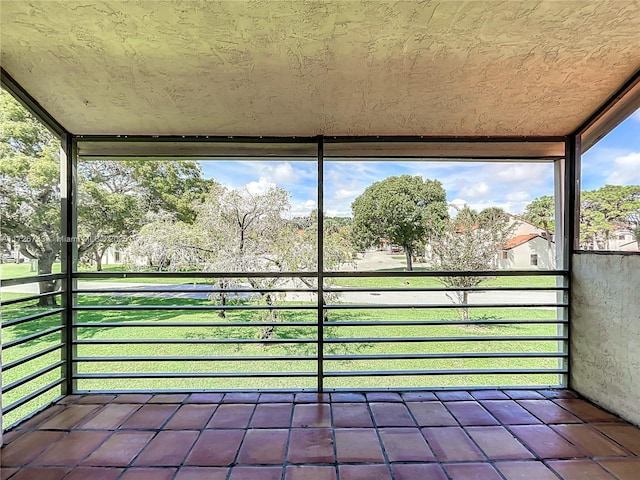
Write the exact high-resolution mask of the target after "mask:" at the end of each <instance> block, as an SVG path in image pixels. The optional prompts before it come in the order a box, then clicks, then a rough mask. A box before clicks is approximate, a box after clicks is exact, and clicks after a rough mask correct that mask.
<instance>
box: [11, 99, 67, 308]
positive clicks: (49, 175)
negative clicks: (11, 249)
mask: <svg viewBox="0 0 640 480" xmlns="http://www.w3.org/2000/svg"><path fill="white" fill-rule="evenodd" d="M59 151H60V142H59V141H58V140H57V139H56V138H55V136H54V135H53V134H52V133H51V132H49V131H48V130H47V129H46V128H44V126H43V125H42V124H40V123H39V122H38V121H37V120H36V119H35V118H34V117H33V116H32V115H30V114H29V112H27V111H26V110H25V109H24V108H23V107H22V106H20V105H19V104H18V102H17V101H15V100H14V99H13V97H11V96H10V95H9V94H8V93H7V92H4V91H0V158H1V159H2V160H1V161H0V231H1V232H2V236H3V237H4V239H8V240H9V241H11V242H12V243H14V244H17V245H18V248H19V250H20V252H21V253H22V254H23V255H24V256H25V257H27V258H30V259H35V260H38V274H49V273H51V271H52V266H53V263H54V261H55V259H56V257H57V256H58V254H59V252H60V246H61V240H62V239H61V236H60V160H59ZM55 289H56V285H55V282H41V283H40V293H49V292H52V291H54V290H55ZM39 304H40V306H50V305H54V304H55V299H54V297H43V298H41V299H40V300H39Z"/></svg>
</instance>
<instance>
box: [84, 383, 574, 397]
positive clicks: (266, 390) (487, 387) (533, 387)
mask: <svg viewBox="0 0 640 480" xmlns="http://www.w3.org/2000/svg"><path fill="white" fill-rule="evenodd" d="M496 389H508V390H542V389H549V390H565V389H566V386H564V385H560V384H538V385H473V386H464V385H461V386H453V387H386V388H385V387H358V388H357V389H354V388H352V387H327V388H325V389H324V392H323V393H343V392H349V393H353V392H363V393H370V392H400V393H402V392H450V391H460V390H466V391H474V392H475V391H478V390H496ZM203 392H206V393H223V394H224V393H293V394H295V393H319V392H318V389H317V388H315V387H310V388H252V389H246V388H211V389H209V388H200V389H192V388H191V389H189V388H176V389H166V388H165V389H155V388H154V389H145V388H136V389H117V390H113V389H88V390H85V389H79V390H77V391H76V394H82V395H84V394H89V393H91V394H96V393H99V394H113V395H122V394H129V393H146V394H151V395H157V394H167V393H186V394H189V393H203Z"/></svg>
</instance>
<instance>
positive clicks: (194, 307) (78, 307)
mask: <svg viewBox="0 0 640 480" xmlns="http://www.w3.org/2000/svg"><path fill="white" fill-rule="evenodd" d="M317 308H318V307H317V305H312V304H309V305H252V306H245V305H76V306H74V307H73V309H74V310H76V311H79V312H81V311H110V310H118V311H125V310H131V311H141V310H144V311H153V310H165V311H166V310H185V311H187V310H192V311H193V310H199V311H208V310H211V311H218V310H226V311H233V310H237V311H243V310H315V309H317Z"/></svg>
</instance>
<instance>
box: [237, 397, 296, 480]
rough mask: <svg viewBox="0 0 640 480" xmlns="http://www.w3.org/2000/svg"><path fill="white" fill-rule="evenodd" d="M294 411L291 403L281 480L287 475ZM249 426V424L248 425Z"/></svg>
mask: <svg viewBox="0 0 640 480" xmlns="http://www.w3.org/2000/svg"><path fill="white" fill-rule="evenodd" d="M258 400H260V397H258ZM257 409H258V407H257V406H256V408H255V410H257ZM255 410H254V411H255ZM295 410H296V408H295V404H293V403H292V405H291V413H290V414H289V427H288V430H289V431H288V432H287V442H286V443H285V446H284V458H283V459H282V472H281V473H280V479H281V480H285V476H286V474H287V464H288V461H289V448H290V446H291V432H292V430H293V415H294V412H295ZM250 424H251V423H249V425H250ZM240 447H241V448H242V443H241V444H240ZM238 451H240V449H238Z"/></svg>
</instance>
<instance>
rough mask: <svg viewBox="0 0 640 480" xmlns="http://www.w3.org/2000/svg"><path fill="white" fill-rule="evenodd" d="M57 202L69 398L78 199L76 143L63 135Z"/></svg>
mask: <svg viewBox="0 0 640 480" xmlns="http://www.w3.org/2000/svg"><path fill="white" fill-rule="evenodd" d="M60 142H61V146H62V148H61V152H60V199H61V212H62V248H61V255H60V262H61V271H62V273H63V274H64V275H65V277H64V280H63V292H62V306H63V308H64V312H63V313H62V322H63V326H64V328H63V330H62V332H61V335H62V342H63V343H64V348H63V349H62V360H64V361H65V363H64V366H63V368H64V372H63V374H64V378H65V382H64V383H63V387H62V393H63V395H71V394H73V393H75V392H76V390H77V388H76V381H75V379H74V377H75V370H76V368H75V363H74V361H73V360H74V358H75V357H76V346H75V344H74V340H75V329H74V328H73V325H74V323H75V315H76V312H75V311H74V308H73V307H74V293H73V290H75V289H76V283H77V280H76V279H75V278H74V272H75V271H76V267H77V264H78V248H77V246H78V243H77V239H78V238H77V235H78V221H77V220H78V216H77V213H78V196H77V144H76V139H75V138H74V137H73V135H70V134H65V135H63V136H62V138H61V139H60Z"/></svg>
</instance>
